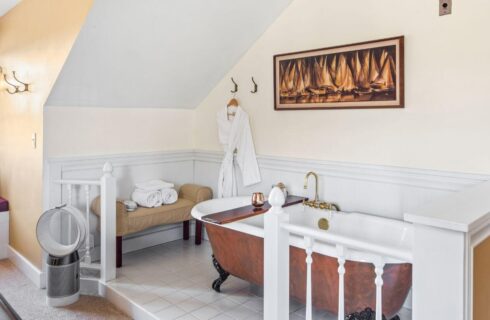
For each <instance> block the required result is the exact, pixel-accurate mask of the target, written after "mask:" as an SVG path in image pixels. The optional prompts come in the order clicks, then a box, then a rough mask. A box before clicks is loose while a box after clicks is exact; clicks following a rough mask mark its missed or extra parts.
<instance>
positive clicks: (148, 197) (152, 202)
mask: <svg viewBox="0 0 490 320" xmlns="http://www.w3.org/2000/svg"><path fill="white" fill-rule="evenodd" d="M131 199H132V200H133V201H134V202H136V203H137V204H138V205H140V206H142V207H147V208H155V207H159V206H161V205H162V193H161V192H160V190H156V191H148V190H141V189H136V190H134V191H133V194H132V195H131Z"/></svg>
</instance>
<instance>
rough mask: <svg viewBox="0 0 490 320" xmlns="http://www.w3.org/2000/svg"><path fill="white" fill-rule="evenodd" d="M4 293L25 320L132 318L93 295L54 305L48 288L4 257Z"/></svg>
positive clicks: (0, 283)
mask: <svg viewBox="0 0 490 320" xmlns="http://www.w3.org/2000/svg"><path fill="white" fill-rule="evenodd" d="M0 293H2V294H3V296H4V297H5V298H6V299H7V301H8V302H9V304H10V305H11V306H12V307H13V308H14V309H15V310H16V311H17V313H18V314H19V316H20V317H21V318H22V319H23V320H30V319H32V320H34V319H35V320H42V319H49V320H54V319H66V320H71V319H94V320H97V319H118V320H124V319H130V318H129V317H127V316H126V315H125V314H123V313H122V312H121V311H119V310H118V309H116V307H115V306H114V305H112V304H111V303H110V302H109V301H107V300H105V299H103V298H98V297H91V296H82V297H81V298H80V300H79V301H78V302H77V303H75V304H73V305H71V306H69V307H65V308H50V307H48V306H46V303H45V295H46V291H45V290H40V289H38V288H36V287H35V286H34V284H33V283H32V282H31V281H30V280H29V279H27V278H26V277H25V276H24V275H23V274H22V273H21V272H20V271H19V270H17V268H16V267H15V266H14V265H13V264H12V263H11V262H10V261H9V260H0Z"/></svg>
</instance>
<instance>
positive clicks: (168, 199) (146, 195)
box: [131, 180, 179, 208]
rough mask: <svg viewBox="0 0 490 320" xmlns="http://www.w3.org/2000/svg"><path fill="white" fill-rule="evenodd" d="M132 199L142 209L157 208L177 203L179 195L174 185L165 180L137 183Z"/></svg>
mask: <svg viewBox="0 0 490 320" xmlns="http://www.w3.org/2000/svg"><path fill="white" fill-rule="evenodd" d="M135 187H136V188H135V190H134V191H133V194H132V195H131V199H132V200H133V201H134V202H136V203H137V204H138V205H139V206H141V207H146V208H156V207H160V206H161V205H164V204H172V203H175V202H177V200H178V198H179V195H178V194H177V191H176V190H175V189H174V184H173V183H169V182H165V181H163V180H150V181H146V182H141V183H136V185H135Z"/></svg>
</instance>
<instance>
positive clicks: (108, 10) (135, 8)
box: [46, 0, 291, 108]
mask: <svg viewBox="0 0 490 320" xmlns="http://www.w3.org/2000/svg"><path fill="white" fill-rule="evenodd" d="M290 2H291V0H267V1H264V0H233V1H230V0H206V1H203V0H179V1H162V0H145V1H141V0H96V1H95V2H94V5H93V8H92V11H91V12H90V14H89V16H88V18H87V21H86V23H85V25H84V26H83V28H82V31H81V32H80V35H79V36H78V38H77V41H76V43H75V45H74V47H73V49H72V51H71V53H70V56H69V57H68V59H67V61H66V63H65V66H64V67H63V70H62V72H61V74H60V76H59V77H58V80H57V82H56V84H55V86H54V88H53V91H52V92H51V95H50V97H49V99H48V102H47V104H46V105H48V106H88V107H99V106H100V107H163V108H165V107H166V108H195V107H197V105H198V104H199V102H200V101H201V100H202V99H204V98H205V97H206V96H207V94H208V93H209V92H210V91H211V90H212V89H213V88H214V86H215V85H216V84H217V83H218V81H219V80H220V79H221V78H222V77H223V76H224V75H225V74H226V72H227V71H228V70H230V69H231V68H232V67H233V65H234V64H235V63H236V62H237V61H238V60H239V58H240V57H241V56H242V55H243V54H244V53H245V52H246V51H247V50H248V48H250V47H251V46H252V44H253V43H254V42H255V41H256V40H257V39H258V38H259V37H260V36H261V35H262V33H263V32H264V31H265V30H266V29H267V27H268V26H269V25H270V24H272V22H274V20H275V19H276V18H277V17H278V16H279V15H280V13H281V12H282V10H283V9H285V8H286V7H287V5H288V4H289V3H290Z"/></svg>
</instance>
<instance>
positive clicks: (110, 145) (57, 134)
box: [44, 107, 195, 157]
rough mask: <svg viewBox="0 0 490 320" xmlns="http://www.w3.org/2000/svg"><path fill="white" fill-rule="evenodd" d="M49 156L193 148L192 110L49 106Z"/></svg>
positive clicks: (46, 110) (47, 114) (47, 124)
mask: <svg viewBox="0 0 490 320" xmlns="http://www.w3.org/2000/svg"><path fill="white" fill-rule="evenodd" d="M44 113H45V121H44V130H45V131H44V134H45V140H46V143H45V153H46V156H47V157H60V156H76V155H99V154H117V153H130V152H149V151H162V150H181V149H192V148H193V146H194V144H193V137H192V126H193V123H194V114H195V112H194V111H193V110H178V109H155V108H100V107H98V108H92V107H89V108H83V107H46V108H45V109H44Z"/></svg>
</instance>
